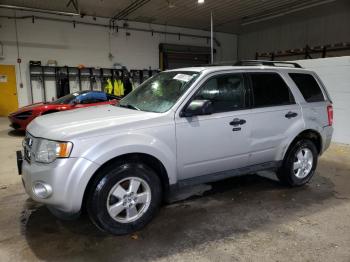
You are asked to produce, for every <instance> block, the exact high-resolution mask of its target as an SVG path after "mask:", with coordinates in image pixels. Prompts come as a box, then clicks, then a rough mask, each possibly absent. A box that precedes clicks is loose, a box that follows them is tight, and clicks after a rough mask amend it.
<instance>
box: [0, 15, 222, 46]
mask: <svg viewBox="0 0 350 262" xmlns="http://www.w3.org/2000/svg"><path fill="white" fill-rule="evenodd" d="M33 17H34V19H35V20H46V21H55V22H62V23H69V24H73V23H75V25H78V24H81V25H89V26H99V27H105V28H110V25H107V24H98V23H91V22H83V21H74V20H73V21H68V20H65V19H60V18H53V17H42V16H16V17H14V16H3V15H0V18H8V19H17V20H18V19H33ZM118 28H119V29H124V30H128V31H137V32H147V33H151V34H152V35H153V34H154V33H158V34H164V35H174V36H177V37H179V36H181V37H193V38H198V39H205V40H207V41H209V40H210V35H208V36H203V35H195V34H186V33H175V32H168V31H161V30H153V29H143V28H136V27H127V28H124V27H118ZM213 40H214V41H215V43H216V45H217V46H219V47H220V46H221V43H220V42H219V41H218V40H217V39H216V38H215V37H213Z"/></svg>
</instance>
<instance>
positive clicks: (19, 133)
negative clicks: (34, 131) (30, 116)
mask: <svg viewBox="0 0 350 262" xmlns="http://www.w3.org/2000/svg"><path fill="white" fill-rule="evenodd" d="M7 134H8V135H9V136H14V137H21V136H25V134H26V132H25V131H23V130H14V129H13V130H10V131H8V133H7Z"/></svg>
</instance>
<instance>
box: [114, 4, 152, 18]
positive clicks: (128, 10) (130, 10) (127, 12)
mask: <svg viewBox="0 0 350 262" xmlns="http://www.w3.org/2000/svg"><path fill="white" fill-rule="evenodd" d="M149 1H151V0H136V1H135V2H132V3H131V4H130V5H128V6H127V7H126V8H124V9H123V10H121V11H120V12H119V13H118V14H116V15H115V16H113V17H112V18H111V22H114V21H118V20H121V19H125V18H126V17H127V16H128V15H130V14H131V13H133V12H135V11H136V10H137V9H139V8H141V7H142V6H144V5H145V4H147V3H148V2H149Z"/></svg>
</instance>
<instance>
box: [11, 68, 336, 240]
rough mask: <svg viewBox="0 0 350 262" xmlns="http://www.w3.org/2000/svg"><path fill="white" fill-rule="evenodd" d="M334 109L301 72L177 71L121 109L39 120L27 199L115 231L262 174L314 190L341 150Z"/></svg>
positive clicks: (31, 137)
mask: <svg viewBox="0 0 350 262" xmlns="http://www.w3.org/2000/svg"><path fill="white" fill-rule="evenodd" d="M332 121H333V111H332V102H331V100H330V98H329V95H328V94H327V91H326V89H325V87H324V85H323V84H322V82H321V81H320V79H319V78H318V77H317V75H316V74H315V73H313V72H311V71H308V70H305V69H302V68H300V66H299V65H297V64H293V63H281V62H265V61H248V62H247V61H246V62H242V63H241V66H210V67H193V68H183V69H176V70H169V71H165V72H162V73H159V74H158V75H156V76H154V77H152V78H150V79H149V80H147V81H146V82H144V83H143V84H142V85H140V86H139V87H138V88H137V89H136V90H134V91H133V92H132V93H130V94H129V95H128V96H126V97H125V98H124V99H122V100H121V101H120V103H119V105H117V106H112V105H107V106H99V107H89V108H83V109H77V110H72V111H67V112H59V113H56V114H52V115H47V116H42V117H38V118H36V119H35V120H34V121H33V122H32V123H31V124H30V125H29V126H28V128H27V134H26V137H25V140H24V143H23V145H24V156H23V158H24V159H23V161H22V160H21V152H20V151H19V152H17V156H18V165H19V170H20V173H21V171H23V174H22V180H23V184H24V187H25V190H26V192H27V193H28V194H29V195H30V197H31V198H32V199H34V200H35V201H38V202H41V203H44V204H46V205H47V206H48V207H49V208H50V210H52V212H53V213H54V214H56V215H62V214H64V215H71V216H74V215H76V214H79V213H80V211H81V210H82V209H83V208H86V209H87V211H88V214H89V216H90V218H91V220H92V221H93V223H94V224H95V225H96V226H98V227H99V228H100V229H102V230H104V231H107V232H110V233H112V234H117V235H118V234H127V233H130V232H133V231H135V230H139V229H140V228H142V227H143V226H145V225H146V224H147V223H148V222H150V220H151V219H152V218H153V217H154V215H155V214H156V211H157V210H158V208H159V206H160V205H161V203H162V201H163V200H164V198H165V197H166V196H167V194H168V193H169V192H170V191H171V190H172V189H174V188H177V187H181V186H185V185H192V184H197V183H206V182H210V181H215V180H220V179H224V178H227V177H231V176H235V175H241V174H246V173H252V172H256V171H261V170H276V173H277V176H278V178H279V180H280V181H281V182H282V183H284V184H286V185H289V186H301V185H304V184H305V183H307V182H308V181H309V180H310V179H311V177H312V176H313V175H314V173H315V169H316V165H317V159H318V156H319V155H321V154H322V153H323V152H324V151H325V150H326V149H327V148H328V146H329V144H330V141H331V136H332V133H333V128H332Z"/></svg>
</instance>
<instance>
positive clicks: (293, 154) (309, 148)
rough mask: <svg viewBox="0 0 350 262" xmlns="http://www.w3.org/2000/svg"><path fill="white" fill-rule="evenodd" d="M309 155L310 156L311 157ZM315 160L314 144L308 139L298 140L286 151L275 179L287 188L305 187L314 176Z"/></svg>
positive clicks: (316, 156)
mask: <svg viewBox="0 0 350 262" xmlns="http://www.w3.org/2000/svg"><path fill="white" fill-rule="evenodd" d="M300 153H301V155H300ZM310 154H312V156H311V157H310V156H309V155H310ZM301 160H302V161H301ZM317 160H318V151H317V148H316V146H315V144H314V143H313V142H312V141H310V140H308V139H302V140H299V141H298V142H296V143H295V144H293V145H292V146H291V148H290V149H289V150H288V152H287V154H286V156H285V158H284V160H283V163H282V167H281V168H280V169H279V170H278V171H277V177H278V179H279V180H280V182H281V183H282V184H284V185H287V186H291V187H296V186H302V185H305V184H306V183H307V182H309V181H310V179H311V178H312V177H313V175H314V174H315V169H316V166H317ZM303 161H304V163H303ZM311 162H312V163H311ZM297 167H299V168H297ZM295 168H296V169H295ZM304 168H305V169H304ZM303 170H304V171H303Z"/></svg>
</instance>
